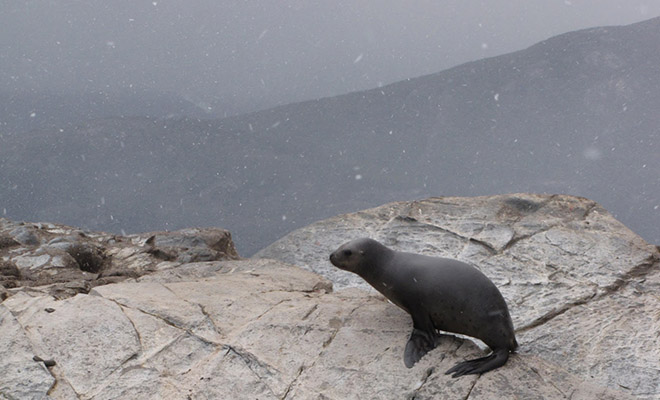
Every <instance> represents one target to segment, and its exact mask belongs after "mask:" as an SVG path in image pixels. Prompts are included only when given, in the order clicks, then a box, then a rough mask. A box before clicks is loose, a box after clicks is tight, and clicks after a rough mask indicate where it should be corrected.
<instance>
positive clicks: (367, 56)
mask: <svg viewBox="0 0 660 400" xmlns="http://www.w3.org/2000/svg"><path fill="white" fill-rule="evenodd" d="M659 15H660V1H657V0H656V1H630V0H626V1H614V0H593V1H578V0H573V1H547V0H543V1H540V0H539V1H535V0H508V1H502V2H493V1H489V2H487V1H481V2H478V1H465V0H460V1H459V0H456V1H445V2H439V1H379V2H375V1H372V2H366V1H355V2H336V1H334V2H329V1H327V2H304V1H288V0H282V1H234V2H230V1H211V0H192V1H179V2H172V1H167V0H147V1H136V0H131V1H127V0H113V1H100V0H86V1H72V0H50V1H47V0H39V1H7V0H0V99H2V101H1V102H0V217H6V218H9V219H14V220H27V221H49V222H60V223H65V224H68V225H75V226H79V227H81V228H84V229H93V230H103V231H110V232H116V233H120V232H123V231H125V232H144V231H150V230H162V229H170V230H173V229H179V228H184V227H189V226H219V227H223V228H226V229H229V230H230V231H231V232H232V234H233V235H234V238H235V239H236V243H237V245H238V248H239V251H240V252H241V254H242V255H250V254H252V253H254V252H255V251H257V250H259V249H260V248H262V247H264V246H266V245H268V244H270V243H272V242H273V241H275V240H276V239H278V238H279V237H281V236H282V235H284V234H285V233H287V232H289V231H291V230H293V229H295V228H298V227H301V226H304V225H306V224H309V223H311V222H314V221H316V220H319V219H321V218H325V217H329V216H332V215H337V214H340V213H344V212H350V211H355V210H359V209H363V208H367V207H370V206H376V205H380V204H383V203H385V202H389V201H396V200H412V199H415V198H422V197H428V196H448V195H456V196H474V195H489V194H496V193H506V192H545V193H568V194H574V195H580V196H585V197H589V198H591V199H593V200H595V201H597V202H599V203H601V204H602V205H604V206H605V207H606V208H607V209H608V210H609V211H611V212H612V213H614V214H615V216H616V217H617V218H619V219H620V220H621V221H622V222H623V223H625V224H626V225H627V226H629V227H630V228H631V229H633V230H634V231H635V232H637V233H638V234H640V235H641V236H642V237H644V238H645V239H646V240H648V241H650V242H652V243H656V244H658V243H660V220H659V219H658V218H660V213H659V211H658V210H659V208H658V207H660V204H659V202H660V158H659V157H658V150H657V149H658V148H659V146H660V144H659V143H660V142H659V140H660V133H659V132H660V114H658V110H659V109H660V69H659V68H658V66H660V18H654V17H657V16H659ZM651 18H654V19H651ZM642 20H643V21H644V22H641V23H636V22H638V21H642ZM632 23H635V24H633V25H627V24H632ZM614 25H616V26H618V27H609V28H594V29H585V28H592V27H602V26H614ZM622 25H625V26H622ZM583 29H584V30H583ZM566 32H569V33H566ZM557 35H559V36H557ZM529 46H531V47H529ZM521 49H524V50H521ZM514 51H515V52H514ZM511 52H514V53H511ZM502 54H504V55H502ZM494 56H498V57H494ZM489 57H490V58H489ZM466 62H468V63H466ZM416 77H418V78H416ZM365 89H370V90H366V91H361V90H365ZM347 93H348V94H347ZM336 95H339V96H336ZM330 96H336V97H330ZM314 99H321V100H314ZM304 100H309V101H304ZM303 101H304V102H303ZM298 102H299V103H298ZM275 105H280V107H276V108H271V107H273V106H275ZM259 109H262V110H261V111H258V112H254V113H251V112H250V111H255V110H259ZM226 115H231V116H230V117H228V118H225V116H226Z"/></svg>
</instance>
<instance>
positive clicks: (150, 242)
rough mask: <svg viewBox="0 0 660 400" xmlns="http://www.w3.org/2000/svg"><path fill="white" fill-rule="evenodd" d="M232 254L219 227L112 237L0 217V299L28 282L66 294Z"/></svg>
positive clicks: (226, 235)
mask: <svg viewBox="0 0 660 400" xmlns="http://www.w3.org/2000/svg"><path fill="white" fill-rule="evenodd" d="M237 258H238V254H237V253H236V249H235V248H234V244H233V242H232V240H231V235H230V233H229V232H227V231H226V230H223V229H213V228H206V229H183V230H180V231H175V232H152V233H145V234H142V235H131V236H118V235H110V234H107V233H100V232H85V231H81V230H79V229H75V228H71V227H68V226H63V225H55V224H48V223H36V224H32V223H22V222H19V223H17V222H12V221H8V220H6V219H2V218H0V285H1V286H0V299H3V300H4V299H5V298H6V297H8V296H9V295H10V294H11V292H12V290H11V289H12V288H17V287H18V288H21V289H19V290H23V289H22V288H24V287H34V286H40V287H43V286H46V287H47V291H48V293H50V294H52V295H54V296H55V297H56V298H64V297H70V296H73V295H75V294H77V293H87V292H89V290H90V289H91V288H92V287H94V286H98V285H105V284H108V283H113V282H120V281H123V280H125V279H127V278H131V277H132V278H135V277H138V276H142V275H144V274H148V273H151V272H154V271H157V270H159V269H163V268H171V267H173V266H176V265H181V264H184V263H190V262H196V261H215V260H225V259H237ZM42 290H43V288H42Z"/></svg>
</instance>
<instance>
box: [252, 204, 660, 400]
mask: <svg viewBox="0 0 660 400" xmlns="http://www.w3.org/2000/svg"><path fill="white" fill-rule="evenodd" d="M364 236H368V237H372V238H374V239H377V240H379V241H381V242H383V243H384V244H386V245H388V246H390V247H392V248H394V249H396V250H400V251H410V252H416V253H423V254H428V255H434V256H441V257H452V258H457V259H460V260H462V261H465V262H468V263H471V264H473V265H475V266H477V267H478V268H479V269H481V270H482V271H483V272H484V273H485V274H486V275H487V276H488V277H490V278H491V280H493V281H494V282H495V284H496V285H497V286H498V287H499V289H500V291H501V292H502V294H503V295H504V297H505V299H506V301H507V303H508V305H509V310H510V312H511V316H512V318H513V322H514V326H515V327H516V332H517V338H518V342H519V343H520V345H521V347H520V350H519V352H520V354H521V355H523V354H524V355H535V356H538V357H541V358H543V359H544V360H548V361H553V362H556V363H558V364H561V365H562V366H564V367H565V368H566V369H567V370H568V371H569V372H570V373H571V374H573V375H575V376H576V377H579V378H581V379H592V378H593V380H594V382H596V383H597V384H599V385H603V386H607V387H610V388H612V389H618V390H624V391H626V392H628V393H630V394H633V395H635V396H637V397H638V398H658V397H660V362H659V361H658V360H660V347H658V345H657V341H658V332H660V313H658V310H660V298H659V297H658V295H657V293H660V290H659V289H660V287H659V286H658V285H660V268H659V267H660V263H659V259H660V256H659V252H658V248H657V247H656V246H653V245H650V244H648V243H646V242H645V241H644V240H643V239H641V238H640V237H639V236H637V235H636V234H635V233H633V232H632V231H630V230H629V229H628V228H626V227H625V226H624V225H623V224H621V223H620V222H618V221H617V220H616V219H615V218H614V217H613V216H612V215H611V214H610V213H608V212H607V211H606V210H604V209H603V208H602V207H601V206H600V205H598V204H597V203H595V202H593V201H591V200H588V199H584V198H579V197H572V196H561V195H532V194H513V195H501V196H488V197H475V198H451V197H443V198H431V199H426V200H420V201H413V202H399V203H392V204H386V205H384V206H381V207H377V208H373V209H370V210H365V211H360V212H357V213H352V214H346V215H340V216H336V217H333V218H329V219H327V220H324V221H319V222H317V223H314V224H312V225H310V226H307V227H305V228H302V229H299V230H297V231H294V232H292V233H291V234H289V235H287V236H285V237H284V238H282V239H280V240H278V241H277V242H275V243H273V244H272V245H270V246H268V247H267V248H265V249H263V250H261V251H260V252H258V253H257V254H256V255H255V257H264V258H272V259H278V260H281V261H284V262H287V263H291V264H295V265H299V266H301V267H303V268H306V269H308V270H311V271H315V272H317V273H319V274H321V275H324V276H326V277H328V278H330V279H332V281H333V282H335V289H340V288H342V287H361V288H364V289H366V290H372V289H371V288H370V287H368V285H367V284H366V283H365V282H364V281H362V280H361V279H360V278H359V277H357V276H356V275H354V274H350V273H347V272H345V271H341V270H338V269H336V268H334V267H333V266H332V265H331V264H330V263H329V262H328V261H327V257H328V254H329V253H330V252H331V251H333V250H334V249H336V248H337V247H338V246H339V245H341V244H342V243H343V242H346V241H348V240H351V239H355V238H358V237H364ZM486 376H488V375H486Z"/></svg>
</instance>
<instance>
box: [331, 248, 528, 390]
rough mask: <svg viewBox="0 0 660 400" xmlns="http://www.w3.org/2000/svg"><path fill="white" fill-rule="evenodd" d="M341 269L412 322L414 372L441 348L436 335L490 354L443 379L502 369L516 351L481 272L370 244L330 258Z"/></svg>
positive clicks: (408, 355) (507, 319)
mask: <svg viewBox="0 0 660 400" xmlns="http://www.w3.org/2000/svg"><path fill="white" fill-rule="evenodd" d="M330 262H331V263H332V264H333V265H334V266H336V267H337V268H340V269H343V270H346V271H350V272H353V273H356V274H358V275H359V276H361V277H362V278H363V279H364V280H366V281H367V282H368V283H369V284H370V285H371V286H373V287H374V288H375V289H376V290H378V291H379V292H381V293H382V294H383V295H385V297H387V298H388V299H389V300H390V301H392V303H394V304H396V305H397V306H399V307H400V308H402V309H403V310H405V311H406V312H407V313H408V314H410V316H411V317H412V320H413V331H412V333H411V335H410V339H408V343H407V344H406V350H405V352H404V355H403V361H404V363H405V365H406V367H408V368H411V367H412V366H413V365H414V364H415V363H416V362H417V361H419V359H421V358H422V356H424V355H425V354H426V353H428V352H429V351H431V350H433V349H434V348H435V347H436V346H437V344H438V343H439V339H440V337H441V335H440V334H439V333H438V330H442V331H446V332H453V333H460V334H463V335H467V336H472V337H475V338H478V339H481V340H482V341H483V342H484V343H486V344H487V345H488V347H490V349H491V350H492V353H491V354H490V355H488V356H486V357H482V358H478V359H475V360H469V361H464V362H461V363H458V364H456V365H455V366H454V367H452V368H450V369H449V370H448V371H447V372H445V374H453V375H452V377H454V378H457V377H459V376H462V375H468V374H481V373H484V372H486V371H490V370H493V369H495V368H498V367H501V366H502V365H504V363H506V361H507V360H508V359H509V352H512V351H514V350H515V349H516V348H517V347H518V343H517V342H516V337H515V334H514V332H513V323H512V322H511V316H510V315H509V309H508V308H507V305H506V302H505V301H504V298H503V297H502V294H501V293H500V291H499V290H498V289H497V287H496V286H495V285H494V284H493V282H491V281H490V279H488V278H487V277H486V275H484V274H483V273H482V272H481V271H479V270H478V269H477V268H475V267H473V266H471V265H469V264H466V263H464V262H461V261H458V260H452V259H448V258H437V257H429V256H425V255H421V254H413V253H404V252H399V251H394V250H391V249H389V248H387V247H385V246H384V245H382V244H381V243H379V242H377V241H375V240H373V239H368V238H363V239H356V240H353V241H351V242H348V243H346V244H344V245H342V246H341V247H339V248H338V249H337V250H336V251H334V252H333V253H332V254H331V255H330Z"/></svg>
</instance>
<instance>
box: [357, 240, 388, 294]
mask: <svg viewBox="0 0 660 400" xmlns="http://www.w3.org/2000/svg"><path fill="white" fill-rule="evenodd" d="M371 253H372V254H370V255H369V261H368V263H366V264H365V265H363V266H362V267H361V268H360V272H359V275H360V276H361V277H362V278H363V279H364V280H365V281H367V282H368V283H369V284H370V285H371V286H373V287H375V288H376V289H378V290H380V289H379V287H380V286H381V285H382V283H383V282H385V283H386V284H389V280H390V279H391V277H390V276H389V275H390V274H389V273H388V266H389V264H390V261H391V260H392V258H393V257H394V254H395V252H394V250H390V249H388V248H387V247H385V246H383V245H379V247H378V249H377V251H372V252H371Z"/></svg>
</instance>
